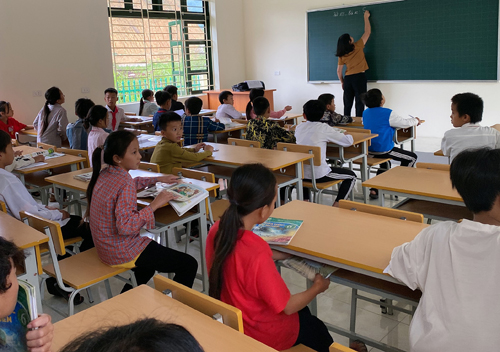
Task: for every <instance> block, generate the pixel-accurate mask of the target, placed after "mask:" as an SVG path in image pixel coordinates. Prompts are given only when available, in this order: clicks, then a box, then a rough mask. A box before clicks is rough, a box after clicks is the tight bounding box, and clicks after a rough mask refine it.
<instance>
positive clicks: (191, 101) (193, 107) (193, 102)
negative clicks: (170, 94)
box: [185, 97, 203, 115]
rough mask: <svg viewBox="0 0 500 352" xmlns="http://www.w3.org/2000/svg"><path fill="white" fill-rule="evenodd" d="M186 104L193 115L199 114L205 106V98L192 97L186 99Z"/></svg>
mask: <svg viewBox="0 0 500 352" xmlns="http://www.w3.org/2000/svg"><path fill="white" fill-rule="evenodd" d="M185 104H186V109H188V110H189V112H190V113H191V115H198V114H199V113H200V111H201V108H202V107H203V100H201V99H200V98H198V97H191V98H188V99H187V100H186V102H185Z"/></svg>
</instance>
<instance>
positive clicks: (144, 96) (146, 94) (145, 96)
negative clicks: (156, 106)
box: [141, 89, 155, 100]
mask: <svg viewBox="0 0 500 352" xmlns="http://www.w3.org/2000/svg"><path fill="white" fill-rule="evenodd" d="M154 94H155V93H154V92H153V91H152V90H151V89H144V90H143V91H142V93H141V95H142V99H143V100H151V98H152V97H153V96H154Z"/></svg>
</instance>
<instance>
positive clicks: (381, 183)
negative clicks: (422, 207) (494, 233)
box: [363, 166, 464, 206]
mask: <svg viewBox="0 0 500 352" xmlns="http://www.w3.org/2000/svg"><path fill="white" fill-rule="evenodd" d="M363 186H364V187H370V188H376V189H378V190H379V202H380V205H381V206H384V195H385V194H388V195H398V196H399V195H401V196H403V197H408V198H412V199H421V200H427V201H432V202H438V203H444V204H451V205H460V206H464V202H463V200H462V197H460V195H459V194H458V192H457V191H456V190H454V189H453V188H452V187H451V181H450V173H449V171H441V170H433V169H420V168H413V167H404V166H397V167H395V168H392V169H390V170H388V171H386V172H384V173H383V174H380V175H378V176H375V177H373V178H371V179H369V180H368V181H365V182H363Z"/></svg>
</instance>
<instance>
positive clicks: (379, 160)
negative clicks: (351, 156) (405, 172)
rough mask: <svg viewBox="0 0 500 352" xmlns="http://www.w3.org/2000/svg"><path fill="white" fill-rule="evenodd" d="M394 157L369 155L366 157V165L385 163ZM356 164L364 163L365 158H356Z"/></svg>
mask: <svg viewBox="0 0 500 352" xmlns="http://www.w3.org/2000/svg"><path fill="white" fill-rule="evenodd" d="M391 160H392V159H391V158H384V159H382V158H374V157H372V156H368V157H367V158H366V165H368V166H377V165H380V164H383V163H386V162H388V161H391ZM353 163H354V164H358V165H361V164H362V163H363V160H361V159H356V160H354V161H353Z"/></svg>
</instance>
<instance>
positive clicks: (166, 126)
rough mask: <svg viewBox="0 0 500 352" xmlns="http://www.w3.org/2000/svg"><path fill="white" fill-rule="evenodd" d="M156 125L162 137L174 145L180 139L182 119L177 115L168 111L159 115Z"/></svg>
mask: <svg viewBox="0 0 500 352" xmlns="http://www.w3.org/2000/svg"><path fill="white" fill-rule="evenodd" d="M158 124H159V126H160V133H161V135H162V137H164V138H166V139H168V140H169V141H171V142H174V143H177V142H179V141H180V140H181V139H182V133H183V129H182V119H181V117H180V116H179V115H178V114H177V113H175V112H173V111H169V112H166V113H164V114H161V115H160V119H159V122H158Z"/></svg>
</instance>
